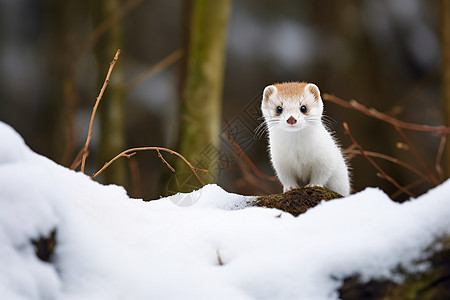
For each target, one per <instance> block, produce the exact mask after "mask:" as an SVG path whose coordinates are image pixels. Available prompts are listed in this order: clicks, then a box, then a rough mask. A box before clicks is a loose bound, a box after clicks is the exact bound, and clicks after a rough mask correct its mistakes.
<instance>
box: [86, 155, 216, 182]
mask: <svg viewBox="0 0 450 300" xmlns="http://www.w3.org/2000/svg"><path fill="white" fill-rule="evenodd" d="M145 150H156V151H158V152H159V151H165V152H169V153H170V154H174V155H176V156H178V157H179V158H181V159H182V160H183V161H184V162H185V163H186V164H187V165H188V166H189V168H191V170H192V172H193V173H194V174H195V176H196V177H197V179H198V180H199V181H200V183H201V184H202V185H205V183H204V182H203V180H202V179H201V178H200V176H199V175H198V173H197V171H202V172H208V170H205V169H200V168H196V167H194V166H193V165H192V164H191V163H190V162H189V161H188V160H187V159H186V158H185V157H184V156H183V155H181V154H180V153H178V152H176V151H173V150H170V149H167V148H162V147H138V148H131V149H128V150H125V151H123V152H121V153H119V154H118V155H116V156H115V157H114V158H113V159H111V160H110V161H109V162H107V163H105V164H104V165H103V167H102V168H101V169H100V170H98V171H97V172H96V173H95V174H93V175H92V176H91V179H94V178H95V177H97V176H98V175H99V174H100V173H102V172H103V171H104V170H105V169H106V168H108V167H109V166H110V165H111V164H112V163H113V162H114V161H116V160H117V159H119V158H120V157H123V156H125V157H130V156H131V155H134V154H135V152H136V151H145ZM130 152H134V153H132V154H131V155H129V154H128V153H130ZM160 158H162V156H160ZM163 161H165V160H163ZM166 165H167V166H169V165H168V164H167V162H166ZM172 169H173V168H172Z"/></svg>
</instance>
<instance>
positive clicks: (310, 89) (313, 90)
mask: <svg viewBox="0 0 450 300" xmlns="http://www.w3.org/2000/svg"><path fill="white" fill-rule="evenodd" d="M305 90H306V91H308V92H309V93H310V94H311V95H313V97H314V99H315V100H316V101H317V102H319V101H321V100H322V99H321V98H320V91H319V88H318V87H317V85H315V84H314V83H308V84H307V85H306V86H305Z"/></svg>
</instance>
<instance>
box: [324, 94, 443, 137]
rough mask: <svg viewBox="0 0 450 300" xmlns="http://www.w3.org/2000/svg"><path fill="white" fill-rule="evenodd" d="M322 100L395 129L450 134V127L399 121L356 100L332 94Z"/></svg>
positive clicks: (326, 95)
mask: <svg viewBox="0 0 450 300" xmlns="http://www.w3.org/2000/svg"><path fill="white" fill-rule="evenodd" d="M322 99H323V100H326V101H329V102H333V103H335V104H337V105H339V106H342V107H345V108H350V109H354V110H356V111H359V112H362V113H363V114H365V115H367V116H369V117H372V118H375V119H378V120H382V121H384V122H386V123H389V124H391V125H393V126H395V127H399V128H403V129H407V130H415V131H422V132H432V133H438V134H450V127H445V126H429V125H419V124H414V123H408V122H403V121H400V120H397V119H396V118H394V117H391V116H388V115H386V114H383V113H381V112H379V111H377V110H376V109H374V108H367V107H366V106H364V105H362V104H360V103H358V102H356V101H355V100H351V101H350V102H347V101H345V100H342V99H340V98H338V97H336V96H334V95H330V94H323V95H322Z"/></svg>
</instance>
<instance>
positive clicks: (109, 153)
mask: <svg viewBox="0 0 450 300" xmlns="http://www.w3.org/2000/svg"><path fill="white" fill-rule="evenodd" d="M93 5H94V6H93V9H94V28H95V27H96V26H98V25H99V24H100V23H101V22H102V21H104V20H105V19H106V18H108V17H110V16H111V15H112V14H114V13H115V12H116V11H117V10H118V9H119V7H120V1H119V0H102V1H94V4H93ZM121 44H122V26H121V24H120V23H117V24H114V25H113V26H112V27H111V28H110V29H109V30H108V31H107V32H106V33H105V34H103V35H102V36H101V37H100V38H99V39H98V41H96V44H95V55H96V58H97V62H98V82H97V86H98V90H100V87H101V86H102V84H103V82H104V80H105V76H106V73H107V72H108V68H109V64H110V62H111V60H112V59H113V57H114V54H115V53H116V51H117V49H119V48H120V46H121ZM120 65H121V64H120V63H118V64H116V66H115V67H114V71H113V73H112V75H111V82H110V83H109V85H108V87H107V88H106V91H105V94H104V95H103V98H102V100H101V102H100V105H99V110H98V114H99V116H100V144H99V154H98V163H99V165H100V166H103V164H104V163H105V162H107V161H109V160H110V159H111V158H113V157H114V156H116V155H117V154H118V153H120V152H122V151H123V150H125V129H124V103H123V90H122V87H121V85H120V83H121V73H122V72H121V68H120ZM103 181H104V182H105V183H114V184H118V185H122V186H126V185H127V169H126V161H125V160H118V161H116V162H115V163H114V164H112V165H111V166H110V167H109V168H108V169H107V170H106V171H105V172H104V173H103Z"/></svg>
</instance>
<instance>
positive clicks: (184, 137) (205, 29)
mask: <svg viewBox="0 0 450 300" xmlns="http://www.w3.org/2000/svg"><path fill="white" fill-rule="evenodd" d="M230 6H231V3H230V0H215V1H209V0H191V1H188V2H187V12H188V14H189V16H188V21H189V24H188V26H189V27H188V29H189V32H188V39H187V43H186V48H185V49H186V60H185V64H186V65H185V69H184V70H183V73H184V78H183V79H182V90H181V111H180V118H181V119H180V122H179V138H178V149H179V151H180V153H181V154H182V155H184V156H185V157H186V158H187V159H188V160H189V161H191V163H193V164H196V165H195V166H196V167H201V168H206V169H209V170H210V172H209V174H207V176H205V174H203V173H202V174H200V175H203V176H202V178H204V180H205V182H207V183H210V182H214V181H216V176H217V157H218V149H219V134H220V125H221V122H220V120H221V112H222V101H221V100H222V86H223V74H224V62H225V41H226V31H227V22H228V15H229V11H230ZM175 169H176V170H177V174H190V173H191V170H190V169H189V168H188V167H187V166H186V165H185V163H184V162H182V161H181V160H177V165H176V168H175ZM197 184H198V183H197Z"/></svg>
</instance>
